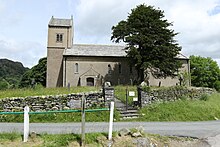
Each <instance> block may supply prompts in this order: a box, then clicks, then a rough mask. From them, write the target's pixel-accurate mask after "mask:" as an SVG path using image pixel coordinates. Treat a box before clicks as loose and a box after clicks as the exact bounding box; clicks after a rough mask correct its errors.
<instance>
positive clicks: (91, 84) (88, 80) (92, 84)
mask: <svg viewBox="0 0 220 147" xmlns="http://www.w3.org/2000/svg"><path fill="white" fill-rule="evenodd" d="M86 85H87V86H94V78H91V77H89V78H87V79H86Z"/></svg>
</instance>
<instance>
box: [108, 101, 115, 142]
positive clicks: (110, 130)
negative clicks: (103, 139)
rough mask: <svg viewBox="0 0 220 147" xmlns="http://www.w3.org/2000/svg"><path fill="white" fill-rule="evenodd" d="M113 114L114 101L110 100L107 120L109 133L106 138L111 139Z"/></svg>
mask: <svg viewBox="0 0 220 147" xmlns="http://www.w3.org/2000/svg"><path fill="white" fill-rule="evenodd" d="M113 114H114V102H111V105H110V120H109V133H108V140H109V141H111V140H112V127H113Z"/></svg>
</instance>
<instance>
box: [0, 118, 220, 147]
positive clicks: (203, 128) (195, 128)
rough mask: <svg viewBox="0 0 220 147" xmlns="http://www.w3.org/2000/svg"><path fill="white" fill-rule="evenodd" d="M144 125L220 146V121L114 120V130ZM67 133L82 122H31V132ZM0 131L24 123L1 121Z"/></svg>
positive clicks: (92, 125)
mask: <svg viewBox="0 0 220 147" xmlns="http://www.w3.org/2000/svg"><path fill="white" fill-rule="evenodd" d="M139 126H142V127H144V130H145V132H148V133H154V134H160V135H169V136H189V137H195V138H200V139H206V140H207V141H208V142H209V143H211V144H213V145H212V146H213V147H214V146H220V135H219V134H220V121H203V122H114V124H113V130H114V131H119V130H120V129H122V128H136V127H139ZM108 128H109V123H105V122H88V123H86V128H85V131H86V133H90V132H108ZM32 131H34V132H36V133H48V134H65V133H75V134H80V133H81V123H31V124H30V132H32ZM0 132H19V133H23V123H0Z"/></svg>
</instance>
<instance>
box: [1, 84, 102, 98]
mask: <svg viewBox="0 0 220 147" xmlns="http://www.w3.org/2000/svg"><path fill="white" fill-rule="evenodd" d="M98 90H100V87H98V88H97V87H71V88H70V90H68V88H64V87H60V88H43V87H41V86H36V88H35V89H31V88H26V89H25V88H24V89H7V90H0V98H7V97H26V96H41V95H58V94H68V93H81V92H89V91H98Z"/></svg>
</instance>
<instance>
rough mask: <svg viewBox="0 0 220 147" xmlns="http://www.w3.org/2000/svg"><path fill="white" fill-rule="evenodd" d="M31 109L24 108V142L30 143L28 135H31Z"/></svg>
mask: <svg viewBox="0 0 220 147" xmlns="http://www.w3.org/2000/svg"><path fill="white" fill-rule="evenodd" d="M29 111H30V109H29V107H28V106H25V107H24V140H23V141H24V142H27V141H28V135H29V114H28V113H29Z"/></svg>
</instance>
